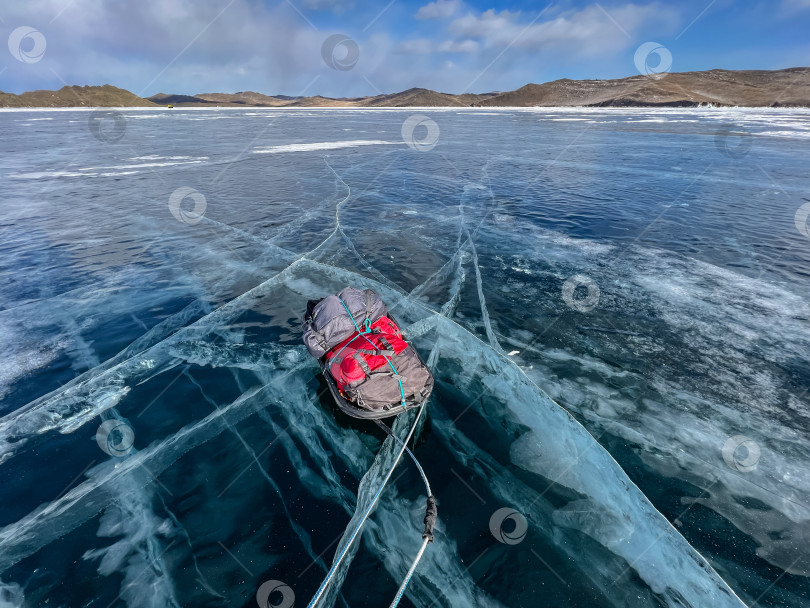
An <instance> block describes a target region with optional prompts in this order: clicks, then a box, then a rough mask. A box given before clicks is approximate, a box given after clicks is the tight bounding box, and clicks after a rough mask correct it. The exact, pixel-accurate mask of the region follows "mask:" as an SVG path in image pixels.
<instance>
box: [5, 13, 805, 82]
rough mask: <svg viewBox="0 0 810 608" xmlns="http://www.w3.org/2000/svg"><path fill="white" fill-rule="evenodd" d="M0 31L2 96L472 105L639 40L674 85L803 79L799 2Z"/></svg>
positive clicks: (22, 16) (591, 64)
mask: <svg viewBox="0 0 810 608" xmlns="http://www.w3.org/2000/svg"><path fill="white" fill-rule="evenodd" d="M23 26H25V27H29V28H34V29H35V30H37V31H38V32H40V33H41V37H40V39H41V40H44V41H45V52H44V54H43V55H42V56H41V58H38V60H31V61H29V62H26V61H20V60H19V59H20V57H22V58H23V59H25V53H26V52H29V53H30V51H32V49H33V46H34V44H35V42H36V40H35V39H34V38H32V37H30V36H28V37H26V38H24V39H23V40H22V41H21V42H20V43H19V44H17V43H16V40H17V38H19V32H20V31H21V30H19V29H18V28H20V27H23ZM15 31H16V32H18V35H17V38H15V37H14V36H13V35H12V33H13V32H15ZM0 32H2V36H3V37H4V38H6V39H9V37H11V38H10V40H11V42H10V44H9V45H4V46H8V48H2V47H0V49H1V50H0V70H3V71H2V73H1V74H0V90H3V91H6V92H13V93H20V92H23V91H28V90H34V89H56V88H60V87H61V86H63V84H65V83H68V84H81V85H84V84H91V85H99V84H113V85H115V86H118V87H122V88H125V89H128V90H131V91H133V92H135V93H137V94H141V95H144V96H148V95H152V94H155V93H158V92H170V93H184V94H194V93H207V92H236V91H246V90H253V91H259V92H262V93H267V94H286V95H313V94H321V95H327V96H334V97H350V96H360V95H372V94H376V93H380V92H385V93H391V92H396V91H401V90H404V89H408V88H410V87H417V86H418V87H426V88H431V89H435V90H440V91H446V92H451V93H460V92H464V91H469V92H474V93H481V92H486V91H494V90H501V91H504V90H511V89H515V88H518V87H520V86H523V85H524V84H526V83H528V82H546V81H550V80H555V79H558V78H574V79H579V78H620V77H624V76H630V75H633V74H637V73H638V68H637V66H636V62H635V61H634V54H635V52H636V50H637V49H638V47H639V46H640V45H642V44H643V43H645V42H656V43H658V44H659V45H661V46H662V47H664V48H665V49H666V50H668V51H669V54H671V56H672V67H671V71H678V72H681V71H688V70H705V69H711V68H726V69H777V68H784V67H795V66H808V65H810V35H808V32H810V0H772V1H761V2H759V1H748V2H746V1H739V0H738V1H734V0H714V1H711V0H697V1H692V0H684V1H682V2H645V1H643V0H639V1H637V2H623V1H612V0H601V1H600V2H588V1H579V0H577V1H570V2H566V1H561V2H555V3H545V2H529V1H526V0H511V1H510V0H506V1H504V0H436V1H434V2H427V1H424V0H423V1H420V2H412V1H407V0H394V1H393V2H390V0H381V1H380V2H366V1H364V0H342V1H341V0H283V1H281V2H268V1H265V0H172V1H169V0H139V1H135V0H132V1H128V0H117V1H113V0H27V1H25V2H18V1H17V0H4V1H3V3H1V4H0ZM335 34H340V35H342V38H341V40H342V41H343V42H341V43H340V44H337V45H336V46H334V48H332V47H330V46H329V45H327V46H326V47H325V46H324V43H325V41H327V40H334V39H331V38H330V36H333V35H335ZM347 39H348V40H347ZM15 45H16V46H15ZM20 45H22V51H20V50H19V49H20ZM330 49H331V52H330ZM354 53H356V57H355V54H354ZM324 57H326V59H325V58H324ZM35 59H36V58H35ZM654 60H655V57H653V58H652V59H651V61H654ZM330 62H331V63H332V65H333V66H336V67H338V68H341V67H342V68H346V69H335V67H332V66H330V65H329V63H330Z"/></svg>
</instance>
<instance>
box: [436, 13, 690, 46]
mask: <svg viewBox="0 0 810 608" xmlns="http://www.w3.org/2000/svg"><path fill="white" fill-rule="evenodd" d="M609 13H610V17H608V16H607V15H606V14H605V12H603V11H602V10H601V9H600V8H599V6H597V5H592V6H588V7H586V8H584V9H582V10H579V11H568V12H565V13H561V14H558V15H557V16H556V17H554V18H551V19H547V20H540V21H538V22H537V23H531V21H527V19H526V18H523V15H522V14H521V13H520V12H512V11H508V10H504V11H500V12H498V11H495V10H494V9H490V10H487V11H484V12H483V13H480V14H474V13H468V14H466V15H464V16H462V17H459V18H457V19H455V20H454V21H453V22H452V23H451V24H450V26H449V31H450V33H451V34H453V35H455V36H457V37H463V38H472V39H477V40H480V41H481V43H482V45H483V46H484V47H485V48H492V47H504V46H510V45H511V46H514V47H517V48H525V49H531V50H539V49H547V48H554V47H557V48H560V47H565V46H569V47H576V49H577V53H578V54H580V55H585V56H587V55H597V54H600V53H603V52H605V51H611V50H617V49H621V48H624V47H626V46H629V45H631V42H632V40H634V39H635V37H636V36H637V35H639V34H643V31H644V29H645V28H649V27H651V26H660V25H662V24H664V25H666V24H668V23H669V24H674V23H677V22H678V15H677V13H676V12H675V11H674V10H673V9H671V8H668V7H664V6H662V5H660V4H648V5H643V6H642V5H636V4H625V5H623V6H618V7H613V8H611V9H610V10H609ZM614 22H615V23H614ZM642 37H643V35H642Z"/></svg>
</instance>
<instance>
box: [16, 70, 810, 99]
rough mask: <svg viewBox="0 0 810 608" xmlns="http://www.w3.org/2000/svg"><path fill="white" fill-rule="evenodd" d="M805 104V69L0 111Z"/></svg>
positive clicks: (58, 95)
mask: <svg viewBox="0 0 810 608" xmlns="http://www.w3.org/2000/svg"><path fill="white" fill-rule="evenodd" d="M167 105H173V106H177V107H269V108H281V107H284V108H288V107H293V108H294V107H341V108H353V107H361V108H403V107H470V106H473V107H533V106H546V107H550V106H597V107H598V106H605V107H610V106H612V107H651V106H652V107H655V106H660V107H666V106H670V107H696V106H702V105H713V106H748V107H810V68H788V69H784V70H771V71H768V70H739V71H732V70H707V71H703V72H680V73H674V74H670V73H664V74H655V75H651V76H642V75H639V76H630V77H628V78H620V79H616V80H569V79H567V78H563V79H562V80H555V81H553V82H546V83H544V84H527V85H526V86H524V87H521V88H519V89H517V90H515V91H508V92H492V93H483V94H474V93H464V94H461V95H453V94H450V93H439V92H437V91H431V90H430V89H408V90H407V91H402V92H401V93H392V94H387V95H374V96H369V97H353V98H329V97H321V96H320V95H315V96H311V97H290V96H287V95H264V94H262V93H255V92H252V91H246V92H241V93H200V94H198V95H171V94H166V93H159V94H157V95H153V96H152V97H150V98H148V99H143V98H141V97H138V96H137V95H135V94H133V93H130V92H129V91H125V90H124V89H118V88H116V87H113V86H110V85H105V86H103V87H78V86H73V87H63V88H62V89H60V90H59V91H33V92H30V93H23V94H22V95H13V94H11V93H2V92H0V107H13V108H34V107H75V106H78V107H82V106H85V107H87V106H96V107H102V106H103V107H138V106H145V107H150V106H151V107H154V106H167Z"/></svg>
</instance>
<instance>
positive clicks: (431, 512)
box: [422, 495, 439, 543]
mask: <svg viewBox="0 0 810 608" xmlns="http://www.w3.org/2000/svg"><path fill="white" fill-rule="evenodd" d="M437 517H439V510H438V509H437V508H436V497H435V496H433V495H431V496H428V499H427V507H426V508H425V520H424V521H425V531H424V532H422V538H427V539H428V542H429V543H432V542H433V526H435V525H436V518H437Z"/></svg>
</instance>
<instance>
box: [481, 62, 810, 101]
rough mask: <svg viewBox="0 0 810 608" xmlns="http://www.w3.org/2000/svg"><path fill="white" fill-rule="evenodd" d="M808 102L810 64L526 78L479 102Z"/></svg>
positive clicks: (809, 99) (809, 97) (809, 94)
mask: <svg viewBox="0 0 810 608" xmlns="http://www.w3.org/2000/svg"><path fill="white" fill-rule="evenodd" d="M701 104H704V105H705V104H712V105H720V106H810V69H808V68H789V69H786V70H775V71H766V70H745V71H731V70H708V71H705V72H681V73H675V74H668V73H667V74H656V75H652V76H631V77H629V78H621V79H617V80H568V79H562V80H555V81H553V82H547V83H545V84H539V85H538V84H528V85H526V86H525V87H521V88H520V89H517V90H516V91H510V92H508V93H502V94H500V95H497V96H495V97H491V98H490V99H487V100H484V101H481V102H476V105H481V106H522V107H525V106H697V105H701Z"/></svg>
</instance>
